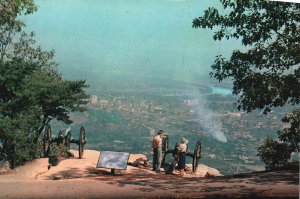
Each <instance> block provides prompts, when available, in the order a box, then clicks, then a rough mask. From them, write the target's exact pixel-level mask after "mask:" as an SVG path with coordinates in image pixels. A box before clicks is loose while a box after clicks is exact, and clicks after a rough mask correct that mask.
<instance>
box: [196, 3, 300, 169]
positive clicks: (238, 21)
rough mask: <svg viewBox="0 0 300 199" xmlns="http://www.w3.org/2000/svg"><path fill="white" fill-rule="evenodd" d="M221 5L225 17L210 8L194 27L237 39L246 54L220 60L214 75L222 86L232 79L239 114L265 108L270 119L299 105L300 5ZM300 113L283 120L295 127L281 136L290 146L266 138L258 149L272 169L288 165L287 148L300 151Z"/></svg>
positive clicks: (290, 150) (216, 63)
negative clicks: (273, 113)
mask: <svg viewBox="0 0 300 199" xmlns="http://www.w3.org/2000/svg"><path fill="white" fill-rule="evenodd" d="M220 2H221V4H222V6H223V9H222V11H221V12H220V11H219V10H217V9H216V8H208V9H207V10H205V11H204V15H203V16H201V17H198V18H195V19H194V20H193V27H194V28H209V29H212V30H214V31H215V32H214V36H213V38H214V39H215V40H222V39H237V40H239V41H240V42H241V44H242V45H243V50H240V49H237V50H235V51H233V53H232V55H231V57H230V58H229V59H228V58H224V57H222V55H217V56H216V59H215V62H214V64H213V65H212V69H213V72H211V73H210V75H211V76H212V77H214V78H216V79H218V80H219V81H223V80H225V79H228V78H230V79H232V80H233V94H235V95H238V97H239V98H238V101H237V102H236V108H237V109H238V110H244V111H247V112H251V111H253V110H255V109H260V110H263V113H264V114H267V113H268V112H270V111H271V109H272V108H275V107H281V106H285V105H287V104H290V105H293V106H297V105H298V104H299V103H300V67H299V66H300V53H299V52H300V26H299V24H300V12H299V10H300V4H298V3H286V2H277V1H268V0H257V1H245V0H220ZM297 109H298V108H296V110H295V112H293V113H292V114H287V115H286V116H285V117H284V118H283V119H282V121H283V122H286V123H290V127H289V128H285V129H283V130H282V131H279V132H278V135H279V139H280V141H283V142H285V143H278V142H276V141H271V140H270V139H267V140H266V142H265V144H264V145H263V146H261V147H260V148H259V150H260V151H259V156H260V157H261V158H262V160H263V161H265V163H266V165H267V167H276V166H277V165H281V164H283V163H285V162H286V158H287V157H288V155H287V154H286V150H285V149H286V147H288V151H289V152H292V151H296V150H298V151H299V139H300V135H299V134H300V133H299V129H300V127H299V126H300V125H299V120H300V114H299V109H298V110H297ZM272 145H273V146H272ZM279 149H282V150H283V151H281V150H279ZM276 153H278V154H276ZM272 156H274V157H272ZM279 158H282V159H281V160H280V159H279ZM280 161H282V162H280Z"/></svg>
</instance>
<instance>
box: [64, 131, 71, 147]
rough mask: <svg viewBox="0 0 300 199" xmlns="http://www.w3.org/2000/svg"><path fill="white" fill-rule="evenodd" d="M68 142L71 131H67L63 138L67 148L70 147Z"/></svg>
mask: <svg viewBox="0 0 300 199" xmlns="http://www.w3.org/2000/svg"><path fill="white" fill-rule="evenodd" d="M70 142H71V131H69V132H68V134H67V135H66V138H65V146H66V147H67V149H68V150H69V149H70Z"/></svg>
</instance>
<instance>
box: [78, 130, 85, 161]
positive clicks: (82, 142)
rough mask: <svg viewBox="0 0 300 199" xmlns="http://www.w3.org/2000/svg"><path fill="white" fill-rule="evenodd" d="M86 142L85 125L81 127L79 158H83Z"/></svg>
mask: <svg viewBox="0 0 300 199" xmlns="http://www.w3.org/2000/svg"><path fill="white" fill-rule="evenodd" d="M85 143H86V138H85V129H84V128H83V127H81V128H80V135H79V159H81V158H83V150H84V149H83V148H84V145H85Z"/></svg>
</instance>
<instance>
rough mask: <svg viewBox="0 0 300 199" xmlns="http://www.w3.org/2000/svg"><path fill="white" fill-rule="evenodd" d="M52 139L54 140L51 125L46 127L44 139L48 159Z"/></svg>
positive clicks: (44, 148)
mask: <svg viewBox="0 0 300 199" xmlns="http://www.w3.org/2000/svg"><path fill="white" fill-rule="evenodd" d="M51 138H52V131H51V127H50V125H46V127H45V130H44V138H43V150H44V156H45V157H47V156H48V155H49V152H50V145H51Z"/></svg>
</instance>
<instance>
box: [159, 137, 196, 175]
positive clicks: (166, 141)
mask: <svg viewBox="0 0 300 199" xmlns="http://www.w3.org/2000/svg"><path fill="white" fill-rule="evenodd" d="M177 145H178V143H177V144H176V145H175V147H174V149H169V137H168V136H167V135H164V136H163V137H162V165H163V166H164V165H167V164H166V162H165V161H166V155H167V154H170V153H171V154H172V155H173V156H175V155H176V153H177ZM186 156H187V157H191V158H193V161H192V166H193V172H195V171H196V170H197V168H198V165H199V161H200V158H201V141H200V140H198V141H197V142H196V145H195V148H194V151H189V150H188V151H187V152H186Z"/></svg>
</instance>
